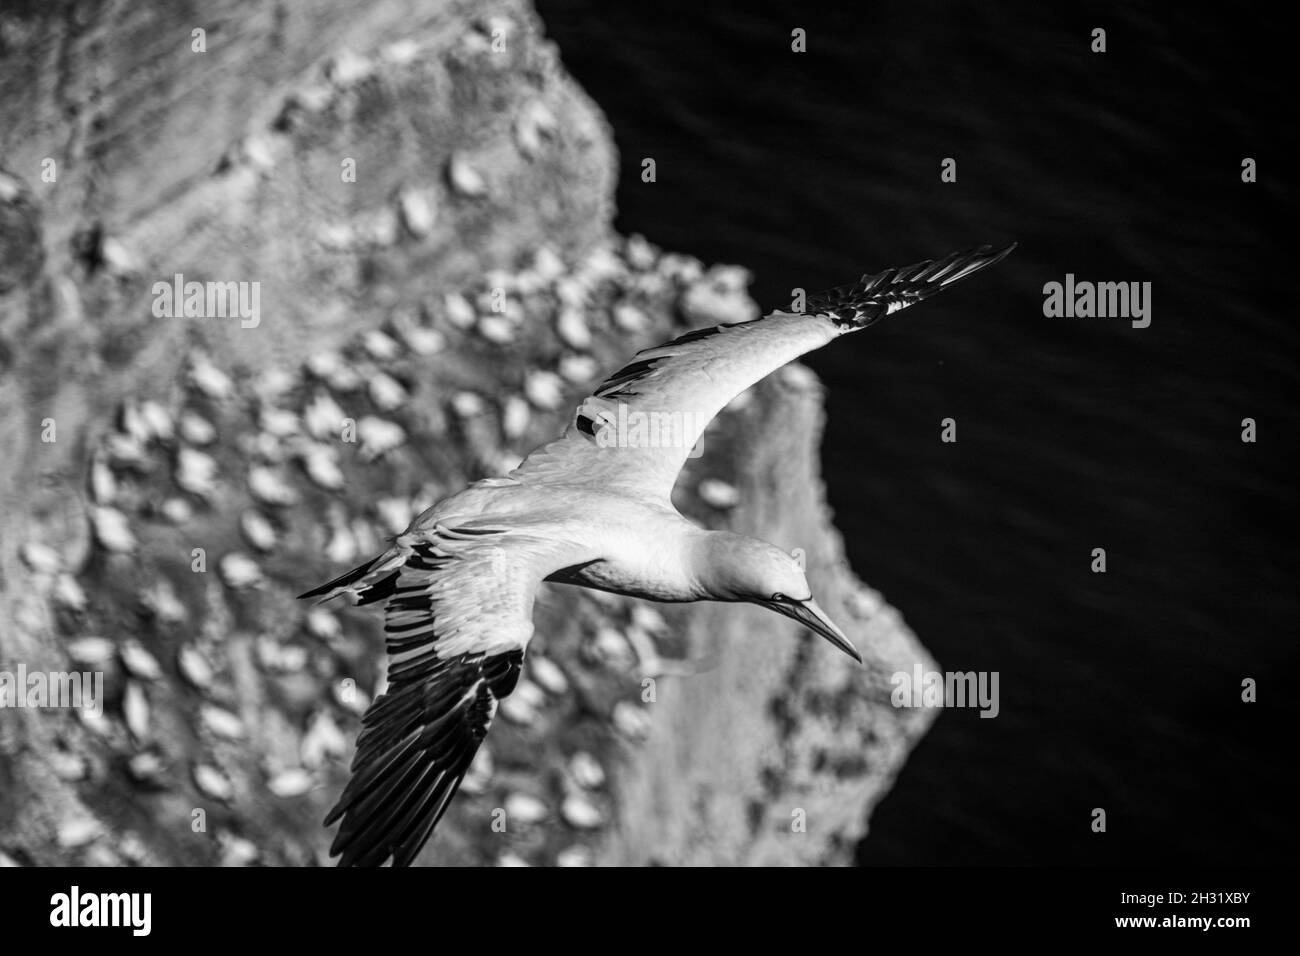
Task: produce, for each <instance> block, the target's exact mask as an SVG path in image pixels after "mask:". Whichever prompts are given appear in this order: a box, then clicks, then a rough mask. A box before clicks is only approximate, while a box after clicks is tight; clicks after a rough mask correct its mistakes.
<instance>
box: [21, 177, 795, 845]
mask: <svg viewBox="0 0 1300 956" xmlns="http://www.w3.org/2000/svg"><path fill="white" fill-rule="evenodd" d="M468 176H469V174H468V173H466V172H465V171H462V172H461V173H460V177H461V178H462V179H465V178H467V177H468ZM472 185H473V183H472V182H471V183H468V184H466V183H464V182H462V183H461V187H462V188H469V187H471V186H472ZM398 202H399V209H400V212H401V215H403V216H404V217H407V218H413V219H415V220H416V223H417V225H418V222H419V216H420V213H419V210H418V208H416V207H417V206H418V204H417V203H415V201H413V200H412V199H411V198H410V197H409V196H404V197H401V198H400V199H399V200H398ZM747 281H748V277H747V275H746V274H745V272H744V271H743V270H740V269H735V268H722V267H719V268H714V269H710V270H707V271H706V270H705V269H703V267H702V266H701V265H700V263H699V262H697V261H696V260H694V259H691V258H688V257H684V256H678V255H661V254H660V253H659V252H658V251H657V250H656V249H654V248H653V247H652V246H650V245H649V244H648V243H647V242H646V241H644V240H643V239H640V238H639V237H633V238H631V239H629V240H627V241H626V242H625V243H622V242H620V243H619V244H618V245H615V246H608V245H607V246H604V247H601V248H598V249H597V250H596V251H595V252H593V253H592V254H591V255H589V256H588V257H587V258H586V259H585V260H584V261H582V262H580V263H576V264H566V263H564V262H562V261H561V260H560V258H559V257H558V256H557V255H556V254H555V253H553V252H551V251H550V250H548V249H543V250H541V251H540V252H539V253H538V254H537V255H536V257H535V259H534V261H532V262H531V263H529V264H528V265H527V267H525V268H522V269H520V270H518V271H516V272H513V273H508V274H507V273H499V274H491V275H488V276H486V277H485V279H484V281H483V283H482V285H481V286H480V287H477V288H472V289H466V290H463V291H459V292H452V293H449V294H446V295H443V296H441V297H437V298H435V299H433V300H430V301H426V302H423V303H420V304H418V305H416V306H412V307H409V308H398V309H395V310H394V311H393V314H392V315H391V318H390V321H389V322H388V324H387V326H386V327H385V328H383V329H375V330H370V331H366V332H363V333H361V334H359V335H358V336H357V337H356V338H355V340H354V341H353V342H351V343H350V344H349V345H348V346H347V347H345V348H343V349H341V350H338V351H321V352H317V353H315V354H311V355H310V356H309V357H308V358H307V360H306V361H305V362H304V363H303V364H302V366H301V367H300V368H297V369H292V370H289V369H273V370H271V371H267V372H264V373H262V374H260V375H257V376H246V375H243V374H241V372H240V371H239V370H237V369H230V368H221V367H218V366H217V365H216V364H215V363H214V362H213V361H212V359H210V358H209V357H208V356H207V355H205V354H202V353H199V352H195V353H193V354H191V355H189V356H188V360H187V374H186V376H185V379H184V381H183V382H181V383H178V384H177V385H176V386H175V388H174V389H173V390H172V391H171V392H170V393H169V394H165V395H159V396H155V397H153V398H150V399H148V400H143V401H134V400H132V401H128V402H127V403H125V404H124V405H123V406H122V407H121V408H120V410H119V412H118V414H117V416H116V428H115V430H113V431H111V432H109V433H107V434H104V435H102V437H101V439H100V440H99V442H98V445H97V447H96V448H95V449H94V450H93V452H92V454H91V465H90V473H89V488H88V492H87V494H88V498H89V500H90V502H91V505H90V519H91V528H92V531H93V534H92V537H91V542H90V549H89V551H88V553H85V554H81V555H73V554H67V553H62V552H60V550H58V549H56V548H55V547H54V546H52V545H51V544H49V543H42V542H36V541H33V542H28V543H26V544H25V545H24V546H23V547H22V549H21V554H22V557H23V559H24V561H25V562H26V564H27V565H28V567H29V569H30V570H31V572H32V573H33V580H34V582H35V586H36V587H37V588H39V589H47V590H48V593H49V595H50V597H51V599H52V601H53V603H54V604H55V606H56V607H57V609H58V610H57V629H58V631H59V633H60V634H61V636H62V638H63V640H64V641H65V642H66V643H65V650H66V653H67V656H68V658H69V665H68V666H69V668H73V669H86V670H93V671H102V672H104V674H105V686H104V693H105V698H106V706H105V707H104V710H103V713H102V714H101V715H98V716H96V715H93V714H91V713H85V712H77V711H69V712H65V713H62V714H59V715H58V716H55V717H51V718H50V719H56V720H62V721H64V722H65V726H64V727H63V729H62V730H61V731H60V734H59V739H60V741H61V745H62V748H63V749H62V750H61V751H60V753H59V754H57V755H55V758H54V759H53V760H52V762H51V765H52V766H53V767H54V768H55V772H56V773H57V774H58V775H59V776H60V777H62V778H63V779H65V780H69V781H80V782H83V783H86V784H89V785H93V786H94V787H96V788H97V792H98V793H99V795H100V797H101V798H102V800H103V801H105V803H106V805H108V806H113V805H124V804H126V803H128V802H130V801H131V800H134V799H136V797H137V796H138V795H132V794H131V793H130V792H129V791H131V790H136V791H145V792H147V794H148V795H149V798H148V800H147V801H146V802H144V803H143V804H141V805H144V806H149V807H150V808H151V809H152V813H151V815H150V816H149V817H148V818H141V819H140V820H139V821H138V823H137V825H136V827H135V828H130V827H128V828H126V829H118V828H117V827H116V826H113V827H110V826H109V825H107V824H106V823H105V822H104V821H102V820H99V819H97V818H94V817H86V816H85V815H84V814H74V815H72V816H69V817H68V818H66V819H63V820H62V821H61V823H60V825H59V828H58V842H59V844H60V847H61V848H62V850H63V851H65V852H66V853H67V854H69V856H66V857H65V858H67V859H76V860H81V861H84V862H88V863H92V864H99V865H113V864H121V863H150V862H157V860H158V858H159V857H158V855H157V852H156V849H155V846H156V845H157V841H160V840H161V841H162V842H163V843H164V844H166V845H167V846H168V850H167V854H166V855H167V857H168V858H170V857H172V856H173V855H174V854H175V853H176V852H177V851H176V847H177V845H182V846H183V845H185V844H186V842H187V841H186V838H187V835H188V834H190V833H192V832H194V830H195V829H196V827H198V826H200V825H201V826H202V828H204V829H205V830H211V831H212V832H213V833H214V834H215V839H213V840H202V841H191V842H190V844H189V846H190V848H189V849H181V850H180V852H179V856H180V858H182V859H189V860H192V861H193V862H211V863H217V862H219V863H223V864H227V865H241V864H254V863H288V864H309V863H312V862H319V863H327V862H328V860H327V858H326V857H325V855H324V850H325V846H326V844H327V839H328V834H327V832H326V831H325V830H324V829H323V828H322V827H321V826H320V819H321V817H322V816H323V814H324V811H325V810H326V809H327V807H328V805H329V804H330V803H331V802H332V800H333V798H334V797H335V796H336V794H337V792H338V790H339V788H340V787H341V785H342V782H343V780H344V779H345V776H346V774H345V766H346V761H347V758H348V756H349V752H350V749H351V744H350V741H351V740H352V739H353V738H354V736H355V729H356V726H357V724H358V721H359V717H360V715H361V714H362V712H363V711H364V710H365V708H366V707H367V705H368V704H369V703H370V701H371V700H372V699H373V698H374V697H375V696H376V695H377V694H379V693H381V692H382V690H383V685H384V671H385V667H384V662H383V652H382V648H383V641H382V634H381V631H380V621H379V619H378V617H379V616H378V615H374V614H367V613H365V612H364V609H360V610H358V611H353V610H350V609H346V608H345V609H343V610H342V611H341V612H336V611H335V610H332V609H325V608H321V607H309V606H303V605H302V604H301V603H300V602H298V601H296V600H294V595H295V594H296V593H297V592H299V591H301V590H302V589H303V587H304V586H305V585H306V584H308V583H312V582H315V581H317V580H319V579H321V578H323V577H328V576H331V575H332V574H334V573H335V572H336V571H337V570H338V569H340V568H343V567H345V566H349V565H351V564H355V563H356V562H358V561H359V560H362V559H363V558H365V557H367V556H369V555H371V554H373V553H375V552H376V551H378V550H381V549H382V543H383V541H384V540H385V539H387V538H389V537H391V536H393V535H396V534H398V533H399V532H401V531H402V530H403V529H404V528H405V527H406V526H407V524H408V523H409V522H410V520H411V519H412V518H413V517H414V516H415V515H416V514H418V513H419V512H421V511H422V510H424V509H425V508H427V507H428V506H429V505H431V504H433V503H434V502H435V501H436V500H438V499H439V498H440V497H442V496H443V495H445V494H449V493H452V492H454V491H455V490H457V489H459V488H460V487H462V486H463V485H464V484H465V483H468V482H470V481H474V480H476V479H478V478H482V477H486V476H490V475H495V474H504V473H506V472H507V471H509V470H510V469H511V468H513V467H514V466H515V465H516V464H518V462H519V461H520V460H521V457H522V456H523V454H525V453H526V452H527V451H528V450H529V449H530V448H532V447H534V446H535V445H537V444H539V443H540V442H542V441H544V440H545V439H547V438H549V437H552V436H553V435H555V434H558V432H559V431H560V430H561V428H562V427H563V424H564V421H565V418H566V416H567V415H568V414H569V413H570V410H571V409H572V407H573V406H574V404H575V403H576V401H577V400H578V399H580V398H581V396H582V395H584V394H586V393H587V392H588V391H589V390H590V387H591V386H592V385H593V384H594V383H595V382H596V381H597V380H598V379H599V378H600V377H601V376H602V374H603V373H604V372H605V371H606V370H607V369H609V368H612V367H615V366H616V365H617V364H618V362H619V361H620V360H621V359H622V358H623V357H625V356H626V354H627V353H628V349H629V343H634V344H637V345H639V346H640V345H645V344H650V343H652V342H654V341H657V340H658V339H659V338H661V337H662V336H663V331H664V328H665V319H664V317H665V316H668V315H672V316H676V321H678V322H679V323H681V324H682V325H684V326H690V327H695V326H699V325H703V324H716V323H719V322H737V321H744V320H747V319H750V318H754V317H755V316H756V314H757V309H756V306H755V305H754V303H753V302H752V301H751V300H750V299H749V297H748V296H747V295H746V293H745V286H746V284H747ZM652 317H653V318H652ZM525 338H527V339H530V340H531V341H529V343H528V347H527V348H526V349H521V348H517V347H514V346H516V345H517V343H519V342H520V341H521V340H523V339H525ZM539 343H541V344H539ZM545 343H550V344H549V346H548V345H546V344H545ZM467 353H475V354H478V355H479V356H480V357H485V358H486V359H487V360H488V361H489V362H490V363H492V364H493V365H495V366H496V367H497V369H498V374H497V375H496V376H495V378H494V380H493V382H492V383H491V384H490V385H488V386H487V387H486V388H485V383H484V382H483V381H482V379H481V378H478V379H477V380H476V379H475V377H474V376H473V375H471V374H470V373H469V372H467V370H466V369H465V368H464V367H463V364H462V363H463V360H464V357H465V355H466V354H467ZM519 355H530V356H533V357H536V356H539V355H546V356H549V357H550V358H549V360H548V361H547V362H545V363H543V364H541V365H529V364H524V363H522V362H521V361H520V360H519V359H518V358H517V356H519ZM791 374H799V371H798V370H797V369H792V370H791ZM457 383H460V384H457ZM476 385H477V387H475V386H476ZM498 387H499V390H488V389H495V388H498ZM746 398H747V396H741V398H740V399H738V400H737V402H736V403H734V406H733V408H732V409H730V410H729V411H728V413H726V414H737V413H741V414H743V409H744V405H745V404H746ZM704 467H705V465H704V464H703V463H702V462H701V463H700V464H698V465H697V464H692V465H691V466H690V467H689V468H688V473H687V475H688V478H687V481H686V482H685V483H684V484H685V487H684V491H685V494H686V498H684V499H683V500H682V502H681V504H682V506H683V508H685V509H686V510H687V511H688V513H692V514H693V515H694V516H695V517H697V518H698V519H700V520H704V521H706V522H707V521H708V520H709V516H710V514H717V513H720V512H722V511H725V510H726V509H728V508H730V507H732V506H733V505H734V504H735V503H736V492H735V490H734V488H733V487H732V486H731V485H730V484H728V483H727V482H726V481H725V480H722V479H720V478H719V477H716V476H711V475H709V474H708V473H707V472H705V471H704ZM431 476H434V478H433V480H431ZM688 499H689V500H688ZM349 502H350V503H360V502H366V503H367V504H366V505H365V506H364V508H363V509H362V510H354V509H353V508H351V507H349V506H348V505H347V504H345V503H349ZM566 590H568V589H566ZM570 594H571V595H572V598H571V599H570V598H568V597H567V596H566V602H565V607H563V608H562V607H560V606H558V604H557V602H556V600H555V590H554V589H553V588H544V590H543V592H542V594H541V595H540V597H539V607H538V633H537V637H536V638H535V640H534V643H533V646H532V647H531V648H530V652H529V662H528V668H527V670H526V672H525V676H524V678H523V679H522V680H521V681H520V683H519V686H518V688H517V689H516V690H515V692H514V694H513V695H511V696H510V697H509V698H507V699H506V700H505V701H504V702H503V703H502V705H501V714H500V716H501V718H502V719H501V720H500V721H499V722H498V729H497V730H494V732H493V735H492V737H491V739H490V740H489V741H488V742H487V743H486V744H485V745H484V746H483V748H482V749H481V750H480V751H479V754H478V757H477V759H476V760H475V762H474V765H473V767H472V769H471V771H470V773H469V776H468V777H467V778H466V780H465V782H464V785H463V787H462V792H463V794H464V795H465V796H464V797H462V799H460V800H458V801H457V802H456V803H455V805H454V806H453V809H452V811H451V813H450V816H449V819H448V821H447V822H446V823H444V825H443V828H442V831H441V832H442V834H443V836H442V837H440V840H439V843H438V846H439V854H440V857H441V858H443V859H446V860H448V861H449V862H465V863H470V862H472V863H493V862H495V863H499V864H522V863H560V864H582V863H585V862H588V861H589V860H590V850H589V846H590V844H591V841H592V840H593V839H594V838H595V837H596V835H598V834H599V831H600V830H601V828H602V826H604V825H605V824H606V823H607V822H608V820H609V817H610V812H611V808H610V805H609V795H608V793H607V786H606V785H607V773H606V768H607V767H608V765H609V762H610V761H613V760H617V759H619V754H620V752H621V750H620V748H621V747H623V746H626V745H628V744H629V743H630V742H634V741H635V740H637V739H638V738H640V737H641V736H642V735H643V734H644V733H645V732H646V729H647V721H648V716H647V714H646V710H645V707H644V704H643V698H644V696H645V695H644V687H645V685H644V684H643V679H644V678H646V677H657V676H659V675H661V674H663V673H679V672H682V671H684V670H686V671H689V670H690V668H691V667H692V664H691V662H690V660H689V654H690V650H689V649H688V648H685V647H683V646H681V645H680V644H679V643H677V642H675V641H674V639H673V637H672V635H671V633H670V629H669V628H666V627H665V621H664V618H663V616H662V615H661V614H660V613H659V612H658V611H657V610H655V609H654V607H652V606H651V605H647V604H645V603H643V602H638V601H632V600H628V599H624V598H621V597H617V596H613V595H607V594H603V593H599V592H592V591H588V590H585V589H582V590H573V591H570ZM574 606H576V608H577V614H576V617H574V616H571V609H572V608H573V607H574ZM17 623H18V625H19V626H22V622H21V621H20V622H17ZM620 741H621V743H620ZM257 804H261V805H265V806H267V807H268V808H269V811H268V812H266V813H263V814H249V813H247V808H248V807H249V806H250V805H257ZM496 810H504V811H505V817H506V819H508V820H509V825H510V830H511V837H510V839H508V840H501V839H499V838H498V837H497V836H496V835H495V834H494V833H493V831H492V828H491V824H492V820H493V812H494V811H496ZM237 811H243V812H237ZM250 821H256V822H255V823H252V824H250ZM543 823H544V824H546V825H544V826H538V824H543ZM214 854H215V856H214Z"/></svg>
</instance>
